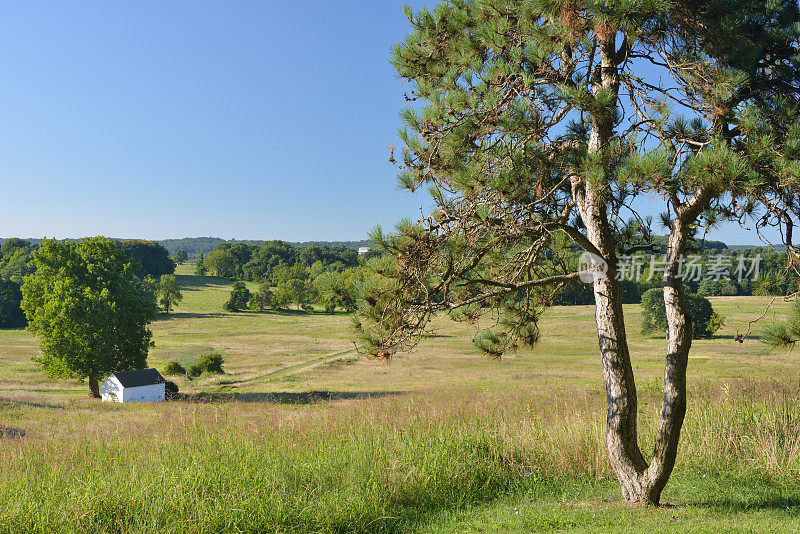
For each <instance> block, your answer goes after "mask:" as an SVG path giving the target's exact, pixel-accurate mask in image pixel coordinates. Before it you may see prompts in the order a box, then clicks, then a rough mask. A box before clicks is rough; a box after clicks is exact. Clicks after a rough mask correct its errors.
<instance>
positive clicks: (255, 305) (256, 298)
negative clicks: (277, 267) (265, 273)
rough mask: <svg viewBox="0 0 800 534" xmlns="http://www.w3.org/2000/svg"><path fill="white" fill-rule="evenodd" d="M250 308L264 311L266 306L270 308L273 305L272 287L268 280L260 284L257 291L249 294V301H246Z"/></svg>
mask: <svg viewBox="0 0 800 534" xmlns="http://www.w3.org/2000/svg"><path fill="white" fill-rule="evenodd" d="M248 305H249V307H250V308H251V309H257V310H259V311H264V310H265V309H266V308H271V307H272V306H273V305H274V295H273V293H272V288H271V287H270V285H269V283H268V282H265V283H263V284H261V285H260V286H259V287H258V291H256V292H255V293H253V294H252V295H250V302H249V303H248Z"/></svg>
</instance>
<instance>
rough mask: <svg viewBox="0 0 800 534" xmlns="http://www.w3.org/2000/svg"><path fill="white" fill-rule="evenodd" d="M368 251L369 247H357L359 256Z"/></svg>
mask: <svg viewBox="0 0 800 534" xmlns="http://www.w3.org/2000/svg"><path fill="white" fill-rule="evenodd" d="M369 251H370V248H369V247H358V255H359V256H363V255H364V254H366V253H367V252H369Z"/></svg>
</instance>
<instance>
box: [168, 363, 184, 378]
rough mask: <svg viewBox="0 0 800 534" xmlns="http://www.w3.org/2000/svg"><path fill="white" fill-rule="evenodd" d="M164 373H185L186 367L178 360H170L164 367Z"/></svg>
mask: <svg viewBox="0 0 800 534" xmlns="http://www.w3.org/2000/svg"><path fill="white" fill-rule="evenodd" d="M164 374H165V375H168V376H175V375H185V374H186V368H184V367H183V366H182V365H181V364H179V363H178V362H175V361H172V362H169V363H168V364H167V366H166V367H164Z"/></svg>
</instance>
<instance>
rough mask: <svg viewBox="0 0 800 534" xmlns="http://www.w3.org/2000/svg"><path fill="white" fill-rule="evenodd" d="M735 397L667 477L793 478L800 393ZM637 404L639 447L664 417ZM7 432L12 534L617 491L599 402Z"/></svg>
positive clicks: (306, 524)
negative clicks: (585, 490) (579, 489)
mask: <svg viewBox="0 0 800 534" xmlns="http://www.w3.org/2000/svg"><path fill="white" fill-rule="evenodd" d="M732 388H733V391H732V390H731V387H728V388H727V389H725V388H724V387H722V388H720V387H717V388H716V390H715V393H714V394H713V395H708V396H707V400H705V401H703V402H702V403H697V402H695V403H693V404H692V406H691V408H690V411H689V414H688V416H687V420H686V424H685V427H684V432H683V437H682V441H681V449H680V460H679V466H678V468H677V470H676V474H675V475H674V476H675V477H676V478H680V477H681V476H683V475H682V473H684V474H685V473H689V472H693V471H694V470H697V469H703V470H705V471H714V472H717V473H722V475H720V476H727V475H725V474H726V473H742V472H749V473H750V472H752V473H757V474H762V475H763V476H764V477H772V478H775V479H780V480H787V481H792V480H794V481H796V480H798V476H799V475H800V404H798V400H797V396H796V394H793V393H792V392H790V391H788V390H782V391H778V390H775V391H771V392H766V393H764V394H762V395H760V396H759V397H758V398H753V397H752V396H750V397H747V398H745V397H744V394H745V393H746V392H745V391H744V390H737V389H736V386H735V385H734V386H732ZM762 393H763V392H762ZM642 404H643V407H642V417H641V419H642V425H641V434H642V436H643V438H644V439H645V440H646V439H647V438H646V437H647V436H649V435H652V432H653V431H654V426H655V421H656V418H655V415H656V413H657V409H656V408H657V403H656V402H654V401H647V400H646V399H645V401H644V402H643V403H642ZM0 417H2V418H3V420H5V421H8V422H9V424H11V423H14V424H17V425H23V424H27V425H28V428H30V429H32V430H31V431H30V432H26V433H25V435H24V436H22V437H16V438H15V437H9V438H0V440H1V441H0V480H2V481H3V484H2V485H0V529H3V530H8V531H39V532H47V531H52V530H62V529H63V530H74V531H84V532H130V531H154V530H158V531H165V532H172V531H175V532H177V531H202V532H215V531H287V532H289V531H297V532H300V531H320V532H353V531H376V532H386V531H400V530H406V529H409V528H414V527H415V526H418V525H420V524H423V523H425V522H426V521H428V520H429V519H430V518H431V517H433V516H435V515H436V514H437V513H440V512H441V511H443V510H447V511H453V510H463V509H465V508H467V507H469V506H472V505H475V504H477V503H483V502H488V501H492V500H495V499H497V498H500V497H503V496H514V495H518V496H525V497H526V498H528V499H547V498H552V497H557V496H558V495H561V494H562V493H563V492H564V491H565V490H564V488H565V487H568V488H573V489H574V488H576V487H578V486H587V485H589V487H591V486H592V485H595V486H596V485H600V486H602V487H603V491H604V492H606V493H607V492H608V490H609V488H612V489H613V488H614V482H613V478H612V473H611V471H610V468H609V466H608V462H607V460H606V452H605V445H604V439H603V432H604V407H603V406H602V402H601V401H600V402H598V395H597V394H596V393H595V394H590V393H581V394H577V395H576V394H572V393H571V392H568V391H563V392H560V393H558V394H554V393H553V392H544V391H523V392H516V393H509V392H502V391H496V390H495V391H482V390H477V389H476V390H466V391H464V390H462V391H459V392H455V391H449V392H428V393H426V394H418V395H401V396H395V397H385V398H379V399H369V400H353V401H343V402H336V403H320V404H313V405H310V406H290V407H283V406H272V405H264V404H243V403H225V404H211V403H209V404H189V403H181V402H178V403H169V404H165V405H161V406H160V407H154V406H137V407H126V406H114V407H110V408H108V409H104V410H101V411H100V412H99V413H98V412H95V413H92V412H90V411H89V410H83V409H80V407H76V406H67V407H66V408H63V409H53V408H47V407H30V406H27V407H26V406H22V405H14V404H8V403H7V404H5V405H3V406H0ZM48 418H49V419H48ZM37 423H38V424H39V425H40V427H41V428H40V431H39V432H37V431H36V428H35V426H36V424H37ZM668 491H669V487H668Z"/></svg>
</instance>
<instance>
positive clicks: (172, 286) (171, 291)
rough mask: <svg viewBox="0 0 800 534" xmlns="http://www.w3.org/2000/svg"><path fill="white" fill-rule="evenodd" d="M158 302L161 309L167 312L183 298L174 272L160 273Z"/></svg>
mask: <svg viewBox="0 0 800 534" xmlns="http://www.w3.org/2000/svg"><path fill="white" fill-rule="evenodd" d="M157 295H158V304H159V306H161V309H162V310H164V312H166V313H167V314H169V312H170V310H171V309H172V307H173V306H176V305H177V303H178V302H180V301H181V300H182V299H183V294H182V293H181V290H180V287H178V282H177V280H176V279H175V275H174V274H162V275H161V280H159V282H158V291H157Z"/></svg>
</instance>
